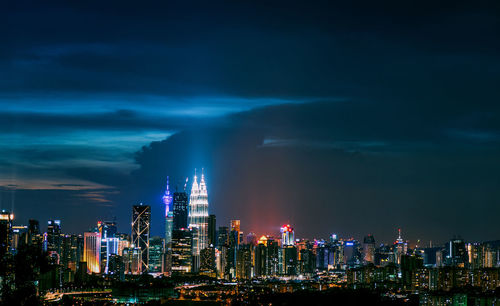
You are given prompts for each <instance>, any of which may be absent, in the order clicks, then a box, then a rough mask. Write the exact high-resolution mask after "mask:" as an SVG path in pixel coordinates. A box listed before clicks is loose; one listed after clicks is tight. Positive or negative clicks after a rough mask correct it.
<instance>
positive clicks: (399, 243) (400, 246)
mask: <svg viewBox="0 0 500 306" xmlns="http://www.w3.org/2000/svg"><path fill="white" fill-rule="evenodd" d="M407 252H408V244H407V243H406V242H405V241H404V240H403V238H402V237H401V229H398V239H396V242H394V253H395V257H396V258H395V259H396V263H397V264H398V265H399V264H401V255H406V253H407Z"/></svg>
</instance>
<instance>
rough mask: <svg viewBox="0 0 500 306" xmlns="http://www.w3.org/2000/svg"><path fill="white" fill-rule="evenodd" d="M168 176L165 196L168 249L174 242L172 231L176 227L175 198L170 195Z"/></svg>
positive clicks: (166, 241)
mask: <svg viewBox="0 0 500 306" xmlns="http://www.w3.org/2000/svg"><path fill="white" fill-rule="evenodd" d="M168 183H169V182H168V176H167V189H166V190H165V194H164V195H163V204H164V205H165V245H166V246H167V247H168V245H169V243H170V242H172V229H173V226H174V210H173V207H172V200H173V197H172V195H171V194H170V188H169V184H168Z"/></svg>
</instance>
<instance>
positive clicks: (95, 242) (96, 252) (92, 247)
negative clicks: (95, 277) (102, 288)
mask: <svg viewBox="0 0 500 306" xmlns="http://www.w3.org/2000/svg"><path fill="white" fill-rule="evenodd" d="M83 239H84V240H83V261H85V262H86V263H87V269H88V272H90V273H100V272H101V234H100V233H99V232H85V233H84V236H83Z"/></svg>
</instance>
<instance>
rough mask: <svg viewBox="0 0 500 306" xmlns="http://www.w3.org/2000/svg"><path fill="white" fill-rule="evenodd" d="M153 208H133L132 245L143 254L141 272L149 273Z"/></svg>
mask: <svg viewBox="0 0 500 306" xmlns="http://www.w3.org/2000/svg"><path fill="white" fill-rule="evenodd" d="M150 223H151V206H149V205H143V204H142V203H141V204H140V205H134V206H133V207H132V244H133V245H134V246H135V247H136V248H139V249H140V252H141V256H140V257H141V271H143V272H145V271H148V264H149V229H150Z"/></svg>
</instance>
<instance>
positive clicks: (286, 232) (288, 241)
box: [281, 224, 295, 247]
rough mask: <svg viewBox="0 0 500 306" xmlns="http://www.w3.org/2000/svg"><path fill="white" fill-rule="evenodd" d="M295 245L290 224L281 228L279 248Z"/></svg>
mask: <svg viewBox="0 0 500 306" xmlns="http://www.w3.org/2000/svg"><path fill="white" fill-rule="evenodd" d="M293 245H295V235H294V231H293V228H292V227H291V226H290V224H286V225H283V226H282V227H281V247H285V246H293Z"/></svg>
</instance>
